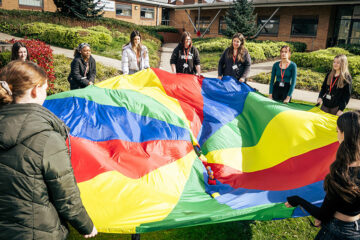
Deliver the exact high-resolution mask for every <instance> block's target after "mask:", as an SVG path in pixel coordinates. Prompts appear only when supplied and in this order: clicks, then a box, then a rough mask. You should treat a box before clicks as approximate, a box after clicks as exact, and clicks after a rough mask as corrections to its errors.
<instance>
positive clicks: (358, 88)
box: [352, 75, 360, 99]
mask: <svg viewBox="0 0 360 240" xmlns="http://www.w3.org/2000/svg"><path fill="white" fill-rule="evenodd" d="M352 95H354V96H355V97H356V98H358V99H360V75H357V76H355V77H354V78H353V82H352Z"/></svg>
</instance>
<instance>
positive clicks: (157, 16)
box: [106, 1, 162, 26]
mask: <svg viewBox="0 0 360 240" xmlns="http://www.w3.org/2000/svg"><path fill="white" fill-rule="evenodd" d="M116 3H118V4H121V3H123V4H127V5H129V4H130V3H129V2H127V1H116ZM131 5H132V16H131V17H127V16H116V12H108V13H106V14H107V15H106V17H110V18H116V19H119V20H123V21H126V22H131V23H136V24H140V25H146V26H157V25H160V24H161V18H162V8H161V7H154V6H146V5H140V4H131ZM141 6H144V7H148V8H154V9H155V10H154V19H146V18H142V17H141V16H140V11H141Z"/></svg>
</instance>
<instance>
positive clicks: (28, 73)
mask: <svg viewBox="0 0 360 240" xmlns="http://www.w3.org/2000/svg"><path fill="white" fill-rule="evenodd" d="M46 81H47V76H46V72H45V71H44V69H42V68H41V67H39V66H38V65H37V64H36V63H33V62H30V61H21V60H16V61H12V62H10V63H9V64H8V65H6V66H5V67H4V68H3V69H2V70H1V72H0V83H1V84H0V105H6V104H11V103H15V102H16V100H17V99H19V98H21V97H22V96H23V95H24V94H25V92H26V90H28V89H30V88H32V87H34V86H36V85H38V84H40V86H42V85H43V84H45V83H46Z"/></svg>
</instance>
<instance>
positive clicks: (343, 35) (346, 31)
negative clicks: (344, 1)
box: [331, 5, 360, 45]
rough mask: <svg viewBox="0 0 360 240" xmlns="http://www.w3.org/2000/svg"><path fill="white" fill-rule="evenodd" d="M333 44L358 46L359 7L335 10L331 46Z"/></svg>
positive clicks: (359, 28)
mask: <svg viewBox="0 0 360 240" xmlns="http://www.w3.org/2000/svg"><path fill="white" fill-rule="evenodd" d="M334 44H360V5H355V6H341V7H340V8H338V9H337V14H336V22H335V33H334V36H333V39H332V42H331V45H334Z"/></svg>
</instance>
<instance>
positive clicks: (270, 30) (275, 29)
mask: <svg viewBox="0 0 360 240" xmlns="http://www.w3.org/2000/svg"><path fill="white" fill-rule="evenodd" d="M268 19H269V16H268V17H258V21H257V23H258V26H259V27H261V26H263V25H264V24H265V23H266V21H267V20H268ZM279 22H280V18H279V17H273V18H272V19H271V20H270V21H269V22H268V23H267V24H266V25H265V27H264V28H263V29H262V30H261V32H260V35H273V36H277V35H278V33H279Z"/></svg>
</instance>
